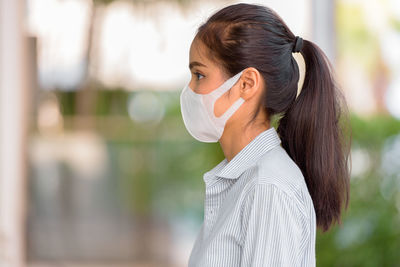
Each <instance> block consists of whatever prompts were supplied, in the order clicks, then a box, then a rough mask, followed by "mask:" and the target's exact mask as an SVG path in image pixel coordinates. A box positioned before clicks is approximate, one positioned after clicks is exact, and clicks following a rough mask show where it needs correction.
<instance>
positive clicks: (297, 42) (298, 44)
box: [292, 36, 303, 53]
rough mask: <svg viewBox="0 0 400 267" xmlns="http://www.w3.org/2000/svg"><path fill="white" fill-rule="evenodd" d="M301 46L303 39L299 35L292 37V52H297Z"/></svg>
mask: <svg viewBox="0 0 400 267" xmlns="http://www.w3.org/2000/svg"><path fill="white" fill-rule="evenodd" d="M302 48H303V39H302V38H301V37H300V36H296V38H295V39H294V46H293V50H292V51H293V53H298V52H300V51H301V49H302Z"/></svg>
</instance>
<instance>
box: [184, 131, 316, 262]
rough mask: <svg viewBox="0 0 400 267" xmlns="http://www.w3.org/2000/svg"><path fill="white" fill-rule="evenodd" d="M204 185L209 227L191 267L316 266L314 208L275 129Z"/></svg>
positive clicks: (193, 254) (199, 241)
mask: <svg viewBox="0 0 400 267" xmlns="http://www.w3.org/2000/svg"><path fill="white" fill-rule="evenodd" d="M203 180H204V182H205V201H204V221H203V223H202V225H201V228H200V231H199V233H198V235H197V238H196V240H195V242H194V246H193V248H192V251H191V253H190V257H189V265H188V266H189V267H234V266H242V267H249V266H260V267H261V266H273V267H276V266H290V267H295V266H315V264H316V259H315V238H316V216H315V211H314V206H313V202H312V199H311V197H310V194H309V192H308V189H307V185H306V183H305V180H304V176H303V175H302V173H301V171H300V169H299V167H298V166H297V165H296V163H295V162H294V161H293V160H292V159H291V158H290V157H289V155H288V154H287V152H286V150H285V149H283V148H282V146H281V140H280V137H279V135H278V133H277V132H276V130H275V128H274V127H270V128H269V129H267V130H265V131H263V132H261V133H260V134H259V135H257V136H256V137H255V138H254V139H253V140H252V141H251V142H250V143H248V144H247V145H246V146H245V147H244V148H243V149H242V150H241V151H240V152H239V153H237V154H236V155H235V156H234V158H233V159H232V160H230V161H229V162H228V161H227V159H226V158H225V159H224V160H223V161H221V162H220V163H219V164H218V165H217V166H215V167H214V168H213V169H211V170H210V171H208V172H206V173H205V174H204V176H203Z"/></svg>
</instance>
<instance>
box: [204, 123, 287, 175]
mask: <svg viewBox="0 0 400 267" xmlns="http://www.w3.org/2000/svg"><path fill="white" fill-rule="evenodd" d="M280 143H281V139H280V138H279V135H278V133H277V132H276V130H275V128H274V127H273V126H272V127H270V128H269V129H267V130H265V131H263V132H261V133H260V134H258V135H257V136H256V137H255V138H254V139H253V140H252V141H250V143H248V144H247V145H246V146H245V147H244V148H243V149H242V150H240V151H239V153H237V154H236V155H235V156H234V157H233V158H232V159H231V161H229V162H228V161H227V159H226V158H225V159H224V160H222V161H221V162H220V163H219V164H218V165H217V166H215V167H214V168H213V169H212V170H211V171H209V172H207V173H208V175H210V174H213V173H215V176H218V177H223V178H228V179H236V178H238V177H239V176H240V175H241V174H242V173H243V172H244V171H245V170H247V169H248V168H249V167H251V166H252V165H254V164H255V163H256V162H257V160H258V159H259V158H260V157H261V156H262V155H264V154H265V153H266V152H268V151H269V150H271V149H273V148H274V147H276V146H278V145H280Z"/></svg>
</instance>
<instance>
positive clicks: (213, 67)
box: [189, 38, 240, 117]
mask: <svg viewBox="0 0 400 267" xmlns="http://www.w3.org/2000/svg"><path fill="white" fill-rule="evenodd" d="M189 69H190V72H191V74H192V78H191V80H190V83H189V86H190V88H191V89H192V90H193V91H194V92H195V93H197V94H208V93H210V92H211V91H213V90H215V89H216V88H218V87H219V86H221V85H222V84H223V83H224V82H225V81H226V80H227V79H228V78H230V77H228V76H227V74H225V72H224V71H223V70H222V69H221V67H220V66H218V65H217V64H216V63H214V62H213V61H211V60H210V59H208V53H207V48H206V47H205V46H204V44H203V43H202V42H201V41H199V40H198V39H196V38H195V39H194V40H193V42H192V45H191V46H190V52H189ZM238 84H239V81H238V82H237V83H236V84H235V85H234V86H233V87H232V89H231V90H229V91H227V92H226V93H225V94H223V95H222V96H221V97H220V98H219V99H218V100H217V101H216V103H215V106H214V114H215V116H217V117H219V116H221V115H222V114H223V113H224V112H225V111H226V110H227V109H228V108H229V107H230V106H231V105H232V104H233V102H234V101H236V100H237V99H238V98H239V97H240V90H239V89H240V88H239V85H238Z"/></svg>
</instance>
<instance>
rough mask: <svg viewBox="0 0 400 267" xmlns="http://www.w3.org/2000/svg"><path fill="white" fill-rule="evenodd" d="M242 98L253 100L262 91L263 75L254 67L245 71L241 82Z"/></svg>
mask: <svg viewBox="0 0 400 267" xmlns="http://www.w3.org/2000/svg"><path fill="white" fill-rule="evenodd" d="M239 86H240V88H239V90H240V97H241V98H243V99H244V100H248V99H250V98H252V97H253V96H254V95H255V94H256V93H257V92H258V91H259V89H260V86H261V74H260V72H259V71H258V70H257V69H256V68H253V67H249V68H247V69H245V70H244V71H243V73H242V76H241V77H240V80H239Z"/></svg>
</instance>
